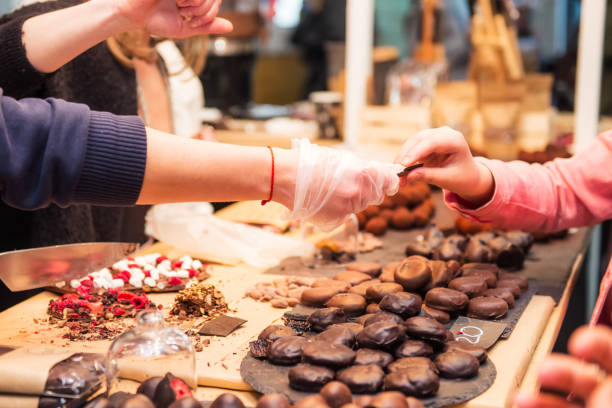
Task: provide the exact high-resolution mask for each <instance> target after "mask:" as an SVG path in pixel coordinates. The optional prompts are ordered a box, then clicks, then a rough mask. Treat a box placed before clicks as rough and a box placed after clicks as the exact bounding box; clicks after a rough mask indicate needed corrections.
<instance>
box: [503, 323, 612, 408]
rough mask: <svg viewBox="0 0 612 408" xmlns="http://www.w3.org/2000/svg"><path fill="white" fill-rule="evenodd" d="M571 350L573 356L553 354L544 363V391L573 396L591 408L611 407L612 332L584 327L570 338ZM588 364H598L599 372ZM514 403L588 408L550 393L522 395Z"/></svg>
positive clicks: (528, 407) (531, 407)
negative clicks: (582, 407)
mask: <svg viewBox="0 0 612 408" xmlns="http://www.w3.org/2000/svg"><path fill="white" fill-rule="evenodd" d="M568 349H569V352H570V354H571V355H572V356H566V355H560V354H553V355H551V356H549V357H548V358H547V359H546V360H544V362H543V363H542V366H541V367H540V372H539V375H538V379H539V381H540V383H541V385H542V388H543V389H548V390H552V391H554V392H555V393H562V394H571V395H572V397H573V398H575V399H576V400H582V401H585V402H586V407H587V408H604V407H609V406H610V401H612V374H611V373H612V329H610V328H609V327H605V326H595V327H581V328H579V329H578V330H576V331H575V332H574V333H573V334H572V336H571V337H570V340H569V342H568ZM587 362H592V363H596V364H597V365H599V368H598V367H596V366H593V365H592V364H589V363H587ZM602 370H603V371H602ZM605 372H607V375H606V374H605ZM570 399H571V398H570ZM514 402H515V404H516V406H517V407H519V408H549V407H550V408H552V407H558V408H574V407H579V406H585V405H583V404H576V403H575V402H571V401H568V399H567V398H562V397H560V396H557V395H553V394H550V393H546V392H539V393H536V394H527V393H520V394H518V395H517V396H516V398H515V400H514Z"/></svg>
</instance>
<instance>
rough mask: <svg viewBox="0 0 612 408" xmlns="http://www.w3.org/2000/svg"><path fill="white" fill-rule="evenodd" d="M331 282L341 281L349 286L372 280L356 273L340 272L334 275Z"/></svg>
mask: <svg viewBox="0 0 612 408" xmlns="http://www.w3.org/2000/svg"><path fill="white" fill-rule="evenodd" d="M332 279H333V280H338V281H343V282H346V283H348V284H349V285H351V286H355V285H359V284H360V283H362V282H365V281H368V280H370V279H372V277H371V276H370V275H368V274H365V273H362V272H357V271H342V272H338V273H337V274H335V275H334V276H333V278H332Z"/></svg>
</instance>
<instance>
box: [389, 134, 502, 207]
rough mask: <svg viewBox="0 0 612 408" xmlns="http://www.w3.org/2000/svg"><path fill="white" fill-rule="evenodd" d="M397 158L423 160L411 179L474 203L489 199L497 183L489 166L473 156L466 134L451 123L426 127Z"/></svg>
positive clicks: (411, 161) (402, 161)
mask: <svg viewBox="0 0 612 408" xmlns="http://www.w3.org/2000/svg"><path fill="white" fill-rule="evenodd" d="M395 161H396V162H398V163H400V164H401V165H403V166H405V167H407V166H410V165H412V164H415V163H423V165H424V166H423V167H421V168H418V169H415V170H413V171H411V172H410V173H409V174H408V176H406V179H407V180H408V181H417V180H422V181H426V182H428V183H431V184H435V185H437V186H439V187H441V188H444V189H446V190H450V191H452V192H454V193H455V194H457V195H459V196H460V197H461V198H463V199H464V200H465V201H467V202H469V203H470V205H471V206H474V207H478V206H480V205H482V204H484V203H486V202H487V201H488V200H489V199H490V198H491V196H492V195H493V190H494V187H495V183H494V180H493V176H492V175H491V172H490V171H489V169H488V168H487V167H486V166H485V165H483V164H481V163H479V162H477V161H475V160H474V158H473V157H472V154H471V153H470V149H469V147H468V145H467V143H466V141H465V139H464V137H463V135H462V134H461V133H459V132H457V131H456V130H453V129H451V128H449V127H446V126H445V127H441V128H437V129H428V130H423V131H421V132H419V133H417V134H416V135H414V136H413V137H411V138H410V139H409V140H408V141H407V142H406V143H404V145H403V146H402V150H401V152H400V154H399V155H398V156H397V158H396V159H395Z"/></svg>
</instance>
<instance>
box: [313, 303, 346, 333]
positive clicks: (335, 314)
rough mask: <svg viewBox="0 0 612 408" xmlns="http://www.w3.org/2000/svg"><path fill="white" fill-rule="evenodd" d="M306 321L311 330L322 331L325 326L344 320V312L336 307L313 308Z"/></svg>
mask: <svg viewBox="0 0 612 408" xmlns="http://www.w3.org/2000/svg"><path fill="white" fill-rule="evenodd" d="M306 321H307V322H308V324H310V328H311V329H312V330H314V331H316V332H322V331H323V330H325V329H326V328H327V326H330V325H332V324H337V323H344V322H346V313H344V310H342V309H340V308H338V307H328V308H325V309H319V310H315V311H314V312H312V313H311V314H310V316H308V319H307V320H306Z"/></svg>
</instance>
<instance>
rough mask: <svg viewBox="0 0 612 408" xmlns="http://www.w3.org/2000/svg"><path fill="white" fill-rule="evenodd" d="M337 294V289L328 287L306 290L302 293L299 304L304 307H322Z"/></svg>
mask: <svg viewBox="0 0 612 408" xmlns="http://www.w3.org/2000/svg"><path fill="white" fill-rule="evenodd" d="M337 293H338V290H337V288H334V287H330V286H324V287H320V288H308V289H306V290H304V291H303V292H302V297H301V302H302V304H303V305H306V306H323V305H325V303H326V302H327V301H328V300H329V299H331V298H332V297H333V296H335V295H336V294H337Z"/></svg>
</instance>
